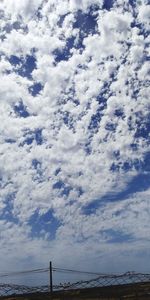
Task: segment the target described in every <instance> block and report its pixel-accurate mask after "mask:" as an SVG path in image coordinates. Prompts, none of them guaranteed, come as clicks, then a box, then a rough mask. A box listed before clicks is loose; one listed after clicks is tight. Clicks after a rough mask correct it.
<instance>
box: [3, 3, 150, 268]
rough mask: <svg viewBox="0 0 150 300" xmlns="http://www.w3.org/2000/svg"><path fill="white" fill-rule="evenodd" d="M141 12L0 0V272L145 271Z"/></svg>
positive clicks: (140, 8)
mask: <svg viewBox="0 0 150 300" xmlns="http://www.w3.org/2000/svg"><path fill="white" fill-rule="evenodd" d="M149 12H150V7H149V5H148V1H147V0H141V1H127V0H124V1H122V0H121V1H120V0H114V1H103V0H82V1H78V0H64V1H63V6H62V3H61V1H60V0H57V1H56V0H55V1H53V0H48V1H44V0H43V1H42V0H38V1H37V0H36V1H35V0H32V1H31V0H30V1H28V0H22V1H20V0H18V1H17V2H16V1H15V0H9V1H8V0H7V1H6V0H3V1H1V2H0V13H1V20H0V30H1V32H0V49H1V51H0V101H1V105H0V119H1V120H0V124H1V127H0V239H1V245H2V247H1V250H0V259H1V261H2V270H4V271H5V270H10V269H13V268H14V267H15V269H16V268H20V269H21V268H26V266H27V265H30V266H33V268H35V267H39V266H43V265H44V266H45V265H46V266H47V265H48V262H49V260H52V261H53V262H54V264H56V265H57V266H60V267H74V266H75V267H76V268H77V267H78V268H82V269H87V270H91V271H102V272H124V271H128V270H135V271H142V272H144V271H145V272H148V270H149V267H150V265H149V261H150V260H149V248H150V236H149V229H150V228H149V212H150V203H149V197H150V101H149V70H148V62H149V56H148V53H149V44H148V31H149V27H150V25H149V19H148V16H149ZM41 253H42V254H41ZM66 253H67V255H66ZM16 262H17V265H16ZM10 271H11V270H10Z"/></svg>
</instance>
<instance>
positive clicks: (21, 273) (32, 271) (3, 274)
mask: <svg viewBox="0 0 150 300" xmlns="http://www.w3.org/2000/svg"><path fill="white" fill-rule="evenodd" d="M48 271H49V269H48V268H45V269H33V270H26V271H20V272H19V271H18V272H11V273H2V274H0V278H1V277H9V276H17V275H26V274H31V273H45V272H48Z"/></svg>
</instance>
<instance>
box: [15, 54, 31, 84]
mask: <svg viewBox="0 0 150 300" xmlns="http://www.w3.org/2000/svg"><path fill="white" fill-rule="evenodd" d="M9 62H10V63H11V65H13V66H14V71H15V72H16V73H17V74H19V75H20V76H22V77H27V78H28V79H31V78H32V71H33V70H34V69H35V68H36V58H35V57H34V56H33V55H27V56H26V57H25V58H24V57H18V56H16V55H11V56H10V58H9Z"/></svg>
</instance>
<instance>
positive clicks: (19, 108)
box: [14, 101, 29, 118]
mask: <svg viewBox="0 0 150 300" xmlns="http://www.w3.org/2000/svg"><path fill="white" fill-rule="evenodd" d="M14 111H15V113H16V114H17V115H18V116H19V117H22V118H27V117H29V113H28V111H27V107H25V105H24V104H23V102H22V101H20V102H19V103H17V104H16V105H15V106H14Z"/></svg>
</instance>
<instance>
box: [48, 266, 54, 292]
mask: <svg viewBox="0 0 150 300" xmlns="http://www.w3.org/2000/svg"><path fill="white" fill-rule="evenodd" d="M52 273H53V270H52V262H51V261H50V263H49V283H50V294H51V295H52V293H53V274H52Z"/></svg>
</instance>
